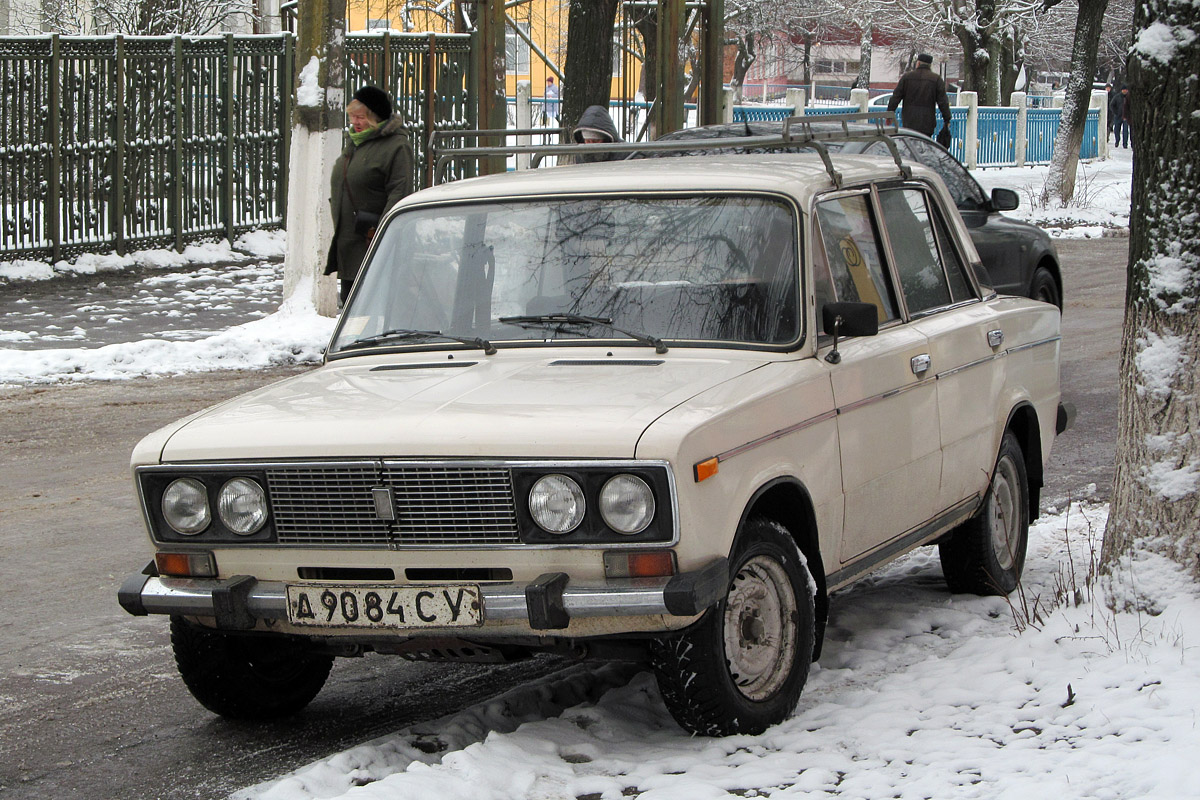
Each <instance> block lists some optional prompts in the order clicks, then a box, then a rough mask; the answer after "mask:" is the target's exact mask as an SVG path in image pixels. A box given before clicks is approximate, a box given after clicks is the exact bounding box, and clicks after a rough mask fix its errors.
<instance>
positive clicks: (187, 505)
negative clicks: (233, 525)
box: [162, 478, 212, 536]
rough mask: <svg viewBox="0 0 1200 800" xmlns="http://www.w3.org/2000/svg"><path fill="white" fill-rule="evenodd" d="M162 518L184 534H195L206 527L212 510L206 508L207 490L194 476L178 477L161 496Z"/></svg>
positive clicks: (210, 518)
mask: <svg viewBox="0 0 1200 800" xmlns="http://www.w3.org/2000/svg"><path fill="white" fill-rule="evenodd" d="M162 512H163V518H164V519H166V521H167V524H168V525H170V526H171V527H172V528H174V529H175V530H176V531H178V532H179V533H182V534H183V535H184V536H195V535H196V534H197V533H200V531H202V530H204V529H205V528H207V527H208V523H209V522H210V521H211V520H212V512H211V511H209V508H208V492H207V491H205V489H204V484H203V483H201V482H200V481H198V480H196V479H195V478H179V479H178V480H174V481H171V485H170V486H168V487H167V490H166V491H165V492H163V496H162Z"/></svg>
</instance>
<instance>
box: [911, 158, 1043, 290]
mask: <svg viewBox="0 0 1200 800" xmlns="http://www.w3.org/2000/svg"><path fill="white" fill-rule="evenodd" d="M897 139H899V140H900V141H901V143H902V145H903V146H904V147H906V148H907V149H908V151H909V152H910V153H912V156H913V158H915V159H916V160H917V161H919V162H920V163H922V164H924V165H925V166H927V167H929V168H930V169H932V170H934V171H935V172H937V174H938V176H939V177H940V178H941V179H942V182H943V183H945V184H946V188H947V189H949V190H950V196H951V197H953V198H954V204H955V205H956V206H957V207H958V210H959V213H960V214H962V218H963V222H965V223H966V225H967V231H968V232H969V233H970V234H971V241H973V242H974V243H975V249H976V250H978V251H979V259H980V261H982V262H983V265H984V266H985V267H987V271H988V276H989V277H990V278H991V282H992V285H993V286H994V287H995V288H996V291H998V292H1000V293H1001V294H1017V295H1023V294H1025V293H1026V291H1028V284H1029V276H1028V275H1026V274H1025V270H1024V269H1023V267H1022V265H1023V264H1024V262H1025V261H1026V258H1027V255H1026V252H1027V251H1028V249H1029V246H1028V244H1026V243H1023V242H1022V240H1021V237H1019V236H1014V235H1013V233H1012V231H1010V230H1009V228H1008V226H1007V225H1005V220H1004V218H1003V217H1001V216H1000V215H999V214H997V213H996V212H994V211H993V210H992V204H991V201H990V200H989V199H988V197H987V195H986V194H984V192H983V189H982V188H980V186H979V184H978V183H977V182H976V181H975V179H974V178H972V177H971V175H970V173H968V172H967V170H966V168H965V167H963V165H962V164H960V163H958V161H956V160H955V158H954V157H953V156H952V155H950V154H949V153H948V152H946V150H945V149H943V148H942V147H940V146H939V145H938V144H937V143H936V142H929V141H925V140H924V139H918V138H916V137H915V136H899V137H897Z"/></svg>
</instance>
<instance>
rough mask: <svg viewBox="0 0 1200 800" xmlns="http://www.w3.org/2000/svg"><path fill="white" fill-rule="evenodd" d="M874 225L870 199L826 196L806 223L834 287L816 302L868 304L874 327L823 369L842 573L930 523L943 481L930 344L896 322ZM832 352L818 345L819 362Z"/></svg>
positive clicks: (842, 346) (864, 194)
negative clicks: (835, 460) (828, 387)
mask: <svg viewBox="0 0 1200 800" xmlns="http://www.w3.org/2000/svg"><path fill="white" fill-rule="evenodd" d="M877 215H878V209H877V204H876V201H875V199H874V197H873V195H872V192H871V191H870V190H869V189H860V190H853V191H847V192H838V193H834V194H830V195H825V196H823V197H821V198H820V199H819V200H818V202H817V203H816V205H815V208H814V214H813V218H814V219H815V223H814V224H815V226H816V231H815V232H814V233H815V236H814V239H813V249H814V272H815V273H817V274H818V275H820V274H821V273H823V272H824V271H825V270H826V269H828V272H829V281H828V283H830V284H832V286H831V287H829V288H827V289H825V290H823V291H821V292H819V294H820V295H823V298H822V299H821V300H819V301H818V302H822V300H823V299H826V298H829V297H830V294H832V299H836V300H840V301H852V302H864V303H871V304H873V305H875V306H876V308H877V310H878V315H879V326H880V327H879V334H878V335H876V336H871V337H862V338H853V339H846V340H843V341H841V342H839V343H838V349H839V354H840V361H838V363H836V364H832V365H831V366H830V379H831V381H832V385H833V395H834V402H835V404H836V406H837V409H838V416H837V429H838V438H839V448H840V451H841V469H842V493H843V498H844V503H845V514H844V524H843V532H842V543H841V551H840V553H839V556H840V560H841V561H842V563H846V562H848V561H852V560H854V559H856V558H857V557H859V556H860V555H862V554H864V553H867V552H869V551H871V550H873V549H875V548H877V547H880V546H882V545H884V544H886V543H887V542H889V541H891V540H893V539H896V538H897V537H899V536H901V535H903V534H904V533H906V532H908V531H910V530H912V529H914V528H917V527H919V526H920V525H921V524H922V523H923V522H924V521H925V520H927V519H928V518H929V517H930V515H931V514H932V513H933V510H934V502H935V500H936V495H937V492H936V487H937V486H938V481H939V477H940V474H941V448H940V441H939V434H938V422H937V419H938V413H937V395H936V387H935V385H934V381H933V380H932V378H931V377H930V376H929V374H928V372H927V371H926V370H923V369H922V368H921V364H923V363H924V361H925V360H927V358H928V349H929V348H928V343H927V341H926V338H925V335H924V334H923V333H922V332H921V331H920V330H918V329H916V328H914V327H912V326H910V325H905V324H904V323H903V322H902V318H901V313H900V307H899V304H898V302H897V299H896V290H895V286H894V281H893V279H892V274H891V272H890V270H889V268H888V266H887V264H886V261H885V256H884V249H883V246H882V240H881V238H880V234H879V230H878V222H877ZM819 282H820V281H818V283H819ZM830 290H831V291H830ZM817 314H818V318H819V316H820V308H818V309H817ZM831 349H832V343H831V342H830V341H827V340H822V342H821V348H820V350H821V354H822V355H828V353H829V351H830V350H831Z"/></svg>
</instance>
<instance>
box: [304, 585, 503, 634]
mask: <svg viewBox="0 0 1200 800" xmlns="http://www.w3.org/2000/svg"><path fill="white" fill-rule="evenodd" d="M287 601H288V621H289V622H291V623H292V624H293V625H316V626H319V627H322V628H449V627H454V628H459V627H470V626H473V625H482V624H483V602H482V600H481V599H480V595H479V587H478V586H361V585H359V586H294V585H289V586H288V587H287Z"/></svg>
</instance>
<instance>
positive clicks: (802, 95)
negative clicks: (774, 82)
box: [784, 89, 808, 117]
mask: <svg viewBox="0 0 1200 800" xmlns="http://www.w3.org/2000/svg"><path fill="white" fill-rule="evenodd" d="M784 102H785V103H787V104H788V105H789V106H791V107H792V116H793V117H802V116H804V107H805V106H806V105H808V90H806V89H788V90H787V92H786V93H785V99H784Z"/></svg>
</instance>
